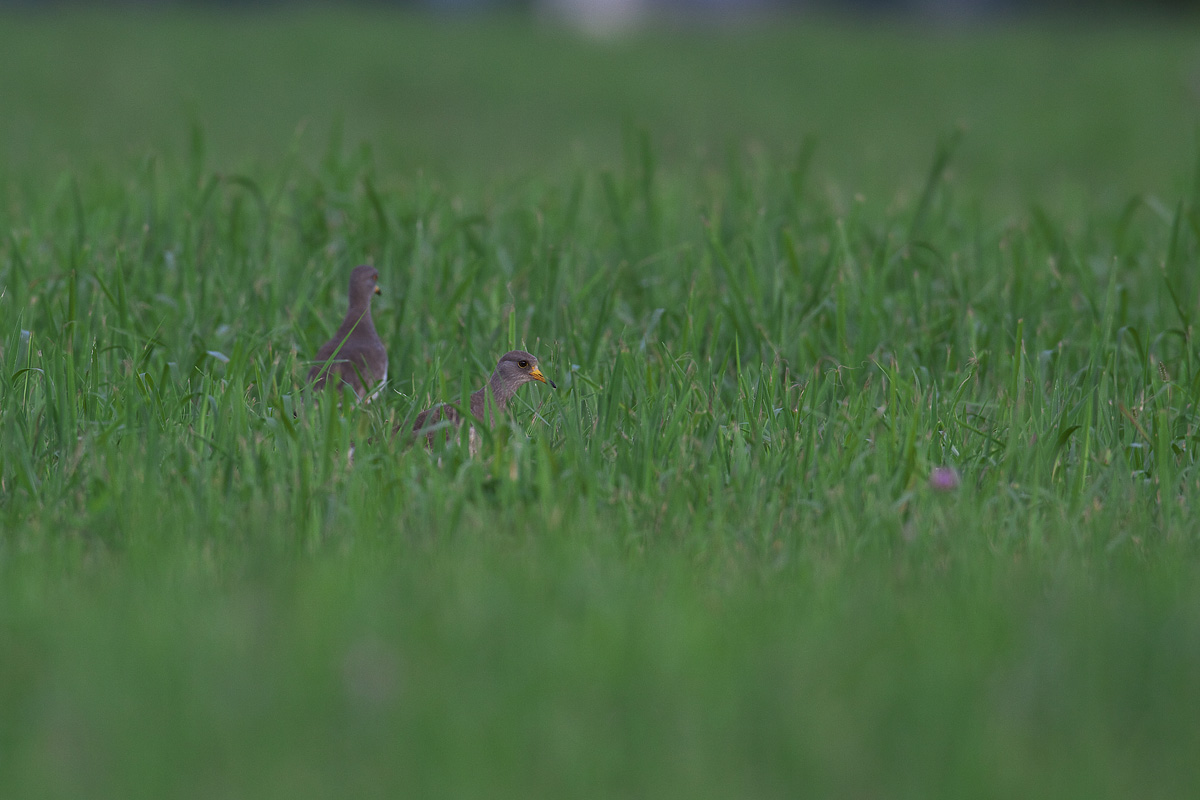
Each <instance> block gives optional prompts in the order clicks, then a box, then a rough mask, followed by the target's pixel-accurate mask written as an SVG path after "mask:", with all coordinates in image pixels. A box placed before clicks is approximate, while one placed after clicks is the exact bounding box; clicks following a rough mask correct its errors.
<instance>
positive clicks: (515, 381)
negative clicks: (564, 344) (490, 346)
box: [496, 350, 558, 389]
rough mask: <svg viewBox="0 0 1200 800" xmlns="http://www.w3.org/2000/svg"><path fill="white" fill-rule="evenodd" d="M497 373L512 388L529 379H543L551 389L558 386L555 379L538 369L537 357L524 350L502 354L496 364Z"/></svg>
mask: <svg viewBox="0 0 1200 800" xmlns="http://www.w3.org/2000/svg"><path fill="white" fill-rule="evenodd" d="M496 374H497V375H499V376H500V379H501V380H502V381H504V384H505V385H506V386H507V387H509V388H510V389H516V388H517V387H518V386H520V385H521V384H524V383H528V382H529V381H541V382H542V383H548V384H550V388H551V389H557V388H558V387H557V386H556V385H555V384H554V381H552V380H550V379H548V378H547V377H546V376H545V375H543V374H542V371H541V370H540V369H538V360H537V357H536V356H534V355H532V354H531V353H526V352H525V351H524V350H513V351H511V352H508V353H505V354H504V355H502V356H500V362H499V363H498V364H496Z"/></svg>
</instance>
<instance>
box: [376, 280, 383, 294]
mask: <svg viewBox="0 0 1200 800" xmlns="http://www.w3.org/2000/svg"><path fill="white" fill-rule="evenodd" d="M375 294H383V289H380V288H379V284H378V283H377V284H375Z"/></svg>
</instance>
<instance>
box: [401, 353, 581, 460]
mask: <svg viewBox="0 0 1200 800" xmlns="http://www.w3.org/2000/svg"><path fill="white" fill-rule="evenodd" d="M530 381H541V382H542V383H548V384H550V388H551V389H557V388H558V387H557V386H556V385H555V384H554V381H552V380H549V379H548V378H547V377H546V376H545V375H543V374H542V371H541V370H540V369H538V360H537V357H535V356H533V355H531V354H529V353H526V352H525V351H524V350H513V351H512V352H509V353H505V354H504V355H502V356H500V361H499V363H497V364H496V371H495V372H493V373H492V377H491V378H490V379H489V380H488V385H487V386H485V387H484V388H482V389H479V390H478V391H476V392H473V393H472V394H471V414H472V415H474V416H475V417H477V418H479V419H481V420H483V421H484V422H486V423H487V424H489V425H490V424H491V421H492V420H491V415H490V408H491V407H494V408H495V409H496V411H497V413H503V412H504V408H505V406H507V405H508V401H509V400H511V399H512V397H513V395H514V394H516V393H517V389H519V388H520V387H521V386H522V385H523V384H526V383H529V382H530ZM462 422H463V418H462V415H461V414H459V413H458V410H457V409H455V408H454V407H452V406H448V405H445V404H444V403H443V404H440V405H436V406H434V407H433V408H430V409H427V410H425V411H422V412H421V413H420V414H418V415H417V422H416V424H415V425H413V432H414V434H416V435H417V436H420V435H421V434H422V433H424V435H425V436H426V438H427V440H428V442H429V444H430V445H432V444H433V443H434V438H435V436H441V437H442V439H443V441H444V440H445V439H449V438H450V428H455V429H457V428H458V426H460V425H462ZM439 424H441V425H444V426H445V428H444V429H443V428H438V429H436V430H431V429H433V428H435V427H436V426H438V425H439ZM468 447H469V448H470V452H471V453H472V455H473V454H475V453H476V452H477V451H478V445H477V443H476V440H475V428H474V427H472V428H471V430H470V439H469V442H468Z"/></svg>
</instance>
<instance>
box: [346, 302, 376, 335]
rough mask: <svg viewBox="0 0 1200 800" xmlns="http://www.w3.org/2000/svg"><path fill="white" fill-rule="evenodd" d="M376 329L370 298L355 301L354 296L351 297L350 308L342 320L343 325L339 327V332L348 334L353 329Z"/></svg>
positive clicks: (367, 331) (369, 331)
mask: <svg viewBox="0 0 1200 800" xmlns="http://www.w3.org/2000/svg"><path fill="white" fill-rule="evenodd" d="M374 330H375V324H374V323H373V322H372V321H371V301H370V299H369V298H368V299H367V300H365V301H364V300H359V302H354V298H351V302H350V310H349V311H347V312H346V318H345V319H344V320H342V326H341V328H339V329H338V333H339V334H340V335H341V336H348V335H350V333H351V332H352V331H353V332H355V333H357V332H359V331H362V332H364V333H371V332H372V331H374Z"/></svg>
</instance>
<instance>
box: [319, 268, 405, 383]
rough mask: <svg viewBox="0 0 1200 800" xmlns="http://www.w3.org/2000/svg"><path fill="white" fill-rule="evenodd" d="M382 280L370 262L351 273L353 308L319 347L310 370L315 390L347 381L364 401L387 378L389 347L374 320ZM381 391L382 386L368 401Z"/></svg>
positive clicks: (351, 307) (351, 305)
mask: <svg viewBox="0 0 1200 800" xmlns="http://www.w3.org/2000/svg"><path fill="white" fill-rule="evenodd" d="M378 281H379V271H378V270H376V269H375V268H374V267H372V266H368V265H366V264H364V265H362V266H360V267H355V268H354V270H353V271H352V272H351V273H350V307H349V308H348V309H347V310H346V316H345V318H344V319H343V320H342V324H341V325H339V326H338V329H337V333H335V334H334V335H333V338H332V339H330V340H329V341H328V342H326V343H325V344H323V345H321V348H320V349H319V350H317V356H316V359H314V360H315V361H316V363H315V364H314V365H313V367H312V369H310V370H309V371H308V380H309V382H311V383H312V387H313V389H314V390H317V391H320V390H321V389H324V388H325V387H326V386H327V385H329V384H331V383H332V385H334V386H337V387H339V388H340V387H341V386H342V385H343V384H345V385H348V386H349V387H350V388H351V389H353V390H354V393H355V394H356V395H358V399H359V400H362V399H364V396H366V394H367V390H368V389H370V387H372V386H379V385H380V384H382V383H383V382H384V381H386V380H387V368H388V357H387V348H385V347H384V346H383V340H381V339H380V338H379V334H378V333H376V332H375V325H374V323H372V322H371V295H372V294H382V293H383V292H382V291H381V290H380V288H379V283H378ZM377 394H379V389H378V388H376V390H375V391H374V392H373V393H372V394H371V395H370V396H368V397H366V401H367V402H368V403H369V402H371V400H372V399H373V398H374V397H375V395H377Z"/></svg>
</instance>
